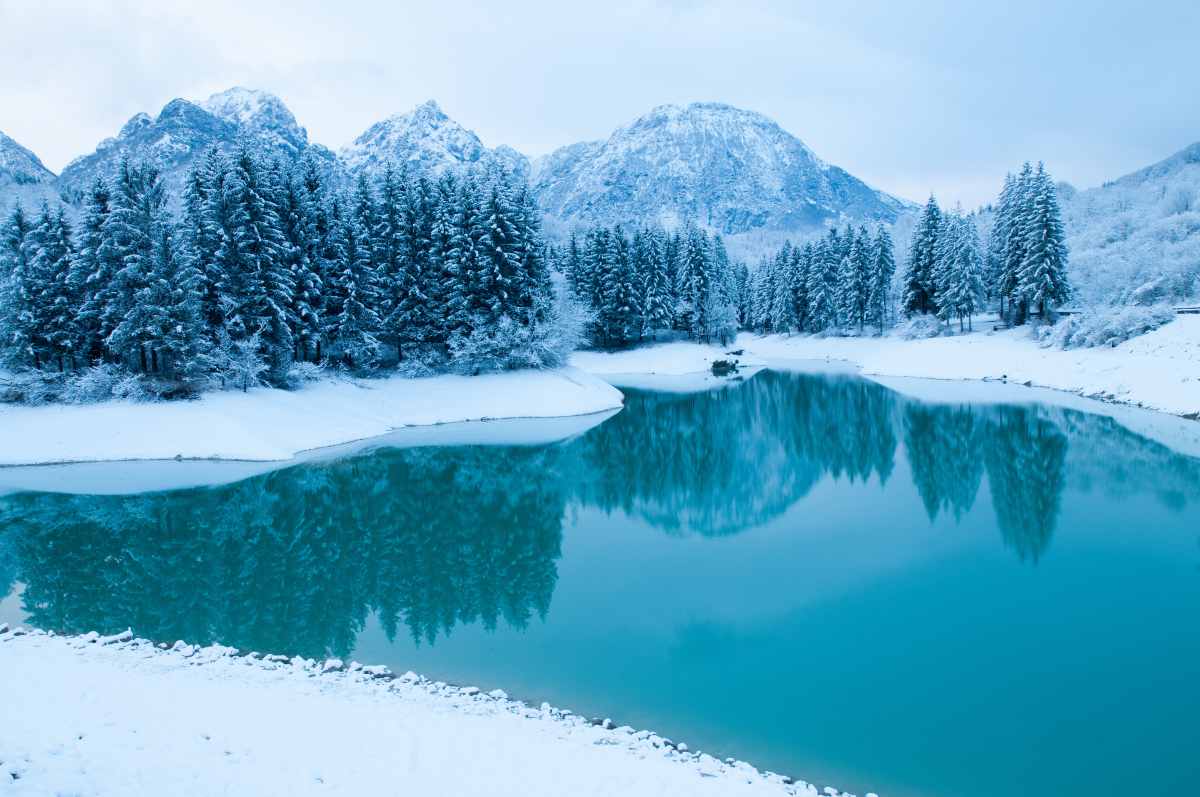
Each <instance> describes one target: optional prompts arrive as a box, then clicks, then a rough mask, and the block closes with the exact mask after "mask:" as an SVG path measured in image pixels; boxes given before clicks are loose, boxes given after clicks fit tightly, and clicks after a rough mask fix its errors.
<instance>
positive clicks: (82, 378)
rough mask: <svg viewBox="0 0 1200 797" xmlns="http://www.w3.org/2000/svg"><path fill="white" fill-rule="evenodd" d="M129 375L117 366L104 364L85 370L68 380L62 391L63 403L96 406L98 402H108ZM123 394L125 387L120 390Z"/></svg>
mask: <svg viewBox="0 0 1200 797" xmlns="http://www.w3.org/2000/svg"><path fill="white" fill-rule="evenodd" d="M127 376H128V374H126V373H124V372H122V371H121V369H120V368H118V367H117V366H115V365H111V364H109V363H102V364H100V365H94V366H92V367H90V368H84V369H83V370H81V371H79V372H78V373H75V374H72V375H71V377H70V378H69V379H67V380H66V383H65V385H64V386H63V391H62V401H64V402H66V403H67V404H94V403H95V402H97V401H107V400H109V399H111V398H112V397H113V393H114V392H115V391H117V390H118V389H119V388H118V384H119V383H121V382H122V381H123V380H125V379H126V378H127ZM120 389H121V390H122V392H124V390H125V389H126V388H125V387H122V388H120Z"/></svg>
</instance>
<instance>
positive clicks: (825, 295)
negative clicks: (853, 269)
mask: <svg viewBox="0 0 1200 797" xmlns="http://www.w3.org/2000/svg"><path fill="white" fill-rule="evenodd" d="M840 248H841V247H840V240H839V239H837V238H835V237H834V236H833V235H828V236H826V237H824V238H822V239H821V240H820V241H819V242H818V243H817V244H815V245H814V248H813V257H812V260H811V262H810V263H809V269H808V274H807V275H806V279H805V281H806V285H807V287H808V325H809V326H808V331H809V332H824V331H825V330H826V329H829V328H830V327H834V326H837V309H836V298H837V297H836V293H835V291H836V285H837V271H838V269H837V267H838V259H837V257H838V250H839V249H840Z"/></svg>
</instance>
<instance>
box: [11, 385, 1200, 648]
mask: <svg viewBox="0 0 1200 797" xmlns="http://www.w3.org/2000/svg"><path fill="white" fill-rule="evenodd" d="M588 419H590V421H589V422H590V424H591V428H588V429H587V430H586V431H585V432H583V433H581V434H580V433H576V434H575V435H573V436H569V437H568V438H567V439H566V441H564V442H558V443H556V444H546V443H545V442H544V441H542V442H539V441H537V440H533V439H531V438H529V437H528V436H526V437H525V438H523V442H524V443H525V445H513V444H510V445H498V444H497V445H490V446H486V445H481V444H475V445H468V444H461V445H451V444H449V443H448V442H447V438H445V437H441V438H440V439H438V440H436V441H435V440H434V439H432V438H431V437H430V435H431V434H433V432H432V430H423V431H421V432H419V433H417V432H414V433H413V434H410V435H409V436H408V437H407V438H406V441H407V442H408V443H410V444H411V445H410V446H409V447H378V446H372V447H370V449H369V450H367V451H359V452H357V453H355V454H353V455H351V454H346V453H339V454H338V455H335V456H328V457H322V458H319V459H314V460H313V461H310V462H306V463H301V464H297V465H294V466H292V467H288V468H284V469H280V470H275V471H272V472H269V473H265V474H259V475H255V476H253V477H251V478H247V479H243V480H241V481H238V482H235V483H233V484H226V485H222V486H215V487H204V488H192V489H186V490H178V491H173V492H158V493H140V494H135V495H120V494H113V495H71V494H65V493H53V492H46V493H32V492H27V493H18V494H12V495H8V496H0V579H2V578H7V579H8V582H7V583H3V584H0V588H3V589H5V591H7V587H8V585H9V583H12V582H13V581H18V580H19V581H21V582H23V583H25V584H26V585H27V592H26V595H25V598H24V602H25V603H26V604H27V605H28V606H29V607H30V614H31V616H32V618H33V622H35V623H36V624H38V625H41V626H42V627H46V628H53V629H55V630H59V631H76V632H78V631H87V630H93V629H104V630H107V631H109V632H111V631H113V630H122V629H124V628H125V627H126V626H127V625H133V626H134V627H135V628H136V629H137V630H138V633H142V634H145V635H149V636H154V637H156V638H157V637H162V638H166V637H174V638H183V639H191V640H195V641H197V642H207V641H212V640H220V641H222V642H225V643H227V644H234V645H236V646H238V647H246V648H254V649H276V650H282V649H288V650H292V651H294V652H297V653H302V654H305V655H313V654H315V653H324V652H325V651H331V652H333V653H334V654H335V655H340V654H343V653H345V652H346V651H347V650H349V649H350V648H351V647H352V646H353V641H354V639H355V637H356V635H357V633H358V632H359V631H360V630H361V628H362V624H363V622H365V618H366V617H367V616H368V615H369V614H370V613H372V612H376V613H378V615H379V616H380V618H381V624H382V625H383V626H384V628H385V630H386V632H387V634H388V635H389V636H390V637H394V636H395V635H396V634H397V633H398V632H399V628H400V626H402V625H403V626H405V627H407V629H408V633H409V635H410V636H411V637H412V638H413V639H414V641H417V642H421V641H425V642H432V641H433V640H434V639H436V638H437V637H438V636H440V635H442V634H447V633H450V632H451V631H452V629H453V628H454V627H455V626H456V625H458V624H460V623H474V622H479V623H480V624H482V625H483V626H484V627H485V628H494V627H495V626H496V625H498V624H499V623H500V622H501V621H503V622H504V623H506V624H508V625H512V626H515V627H523V626H524V624H526V623H528V622H530V621H531V620H532V619H533V618H534V617H535V616H539V617H544V616H545V615H546V613H547V612H548V611H549V607H550V601H551V598H552V596H553V592H554V586H555V584H556V582H557V561H558V559H559V556H560V551H561V545H562V523H563V518H564V515H565V514H566V512H567V509H568V507H570V506H572V505H580V506H585V507H593V508H596V509H599V510H600V511H602V512H608V513H612V512H615V511H620V512H622V513H624V514H627V515H629V516H632V517H637V518H640V519H642V520H644V521H646V522H647V523H649V524H650V525H651V526H653V527H654V528H657V529H659V530H661V531H663V532H665V533H667V534H671V535H689V534H695V535H699V536H703V537H719V536H730V535H735V534H738V533H740V532H742V531H744V530H746V529H749V528H753V527H758V526H762V525H764V524H766V523H767V522H769V521H770V520H772V519H774V518H777V517H779V516H781V515H782V514H783V513H785V512H787V511H788V510H789V509H791V508H793V507H795V506H797V505H798V504H800V505H801V506H802V502H803V500H804V498H805V497H806V496H807V495H808V494H809V492H810V491H811V490H812V489H813V487H814V486H815V485H817V484H818V483H819V482H820V481H822V480H824V479H827V478H828V479H833V480H846V481H848V482H850V483H855V484H861V485H864V487H863V488H862V490H863V492H864V495H865V497H866V500H871V497H872V495H874V493H875V490H876V489H877V488H881V487H883V486H884V485H887V484H889V483H890V480H891V479H892V478H893V473H894V471H895V468H896V464H897V462H896V460H897V456H898V452H903V456H904V457H905V458H906V459H907V464H908V468H909V472H910V475H911V479H912V486H913V489H914V491H915V493H916V494H917V496H919V498H920V500H921V504H922V505H923V507H924V511H925V514H926V515H927V517H928V520H929V522H930V523H932V522H934V521H935V520H936V519H937V518H939V517H947V516H948V517H952V518H953V519H954V520H955V522H959V521H960V520H962V519H963V518H965V517H966V516H967V515H968V514H969V513H971V512H973V511H974V512H979V511H986V510H981V509H980V508H979V507H976V506H975V503H976V498H977V495H978V493H979V490H980V487H981V485H982V484H983V478H984V477H985V476H986V477H987V483H988V485H989V491H988V492H989V495H990V498H991V504H992V506H991V514H992V515H993V517H994V523H995V526H996V528H997V530H998V531H999V536H1000V538H1001V539H1002V541H1003V543H1004V544H1005V546H1006V547H1008V548H1009V549H1011V551H1012V552H1013V553H1014V554H1015V555H1016V557H1017V558H1018V559H1020V560H1022V561H1025V562H1031V563H1036V562H1037V561H1038V560H1039V558H1040V557H1042V556H1043V555H1044V553H1045V551H1046V550H1047V549H1048V547H1049V545H1050V542H1051V538H1052V537H1053V535H1054V532H1055V526H1056V524H1057V521H1058V515H1059V512H1060V507H1061V503H1062V493H1063V491H1064V490H1065V489H1066V488H1067V487H1068V486H1071V487H1072V488H1073V489H1077V490H1081V491H1087V490H1091V489H1096V488H1097V487H1100V488H1102V489H1105V490H1106V491H1109V492H1110V493H1113V494H1127V493H1146V494H1153V495H1154V496H1155V497H1156V498H1157V499H1158V500H1159V501H1160V502H1161V503H1163V504H1164V505H1165V506H1167V507H1169V508H1171V509H1173V510H1176V511H1178V510H1180V509H1182V508H1184V507H1186V506H1187V505H1188V504H1189V503H1191V502H1195V501H1198V500H1200V461H1197V460H1192V459H1189V458H1186V457H1181V456H1179V455H1176V454H1173V453H1172V452H1170V451H1169V450H1167V449H1165V448H1164V447H1162V446H1160V445H1158V444H1157V443H1154V442H1152V441H1148V440H1145V439H1143V438H1140V437H1137V436H1136V435H1133V434H1132V433H1130V432H1129V431H1128V430H1126V429H1125V428H1124V427H1122V426H1121V425H1119V424H1118V423H1116V422H1115V421H1113V420H1112V419H1111V418H1108V417H1101V416H1094V415H1087V414H1084V413H1079V412H1077V411H1074V410H1069V409H1062V408H1059V407H1042V406H1038V405H1022V406H1011V405H999V404H990V405H982V406H980V405H970V404H922V403H917V402H914V401H912V400H910V399H907V398H905V397H903V396H900V395H899V394H896V393H894V392H892V391H890V390H888V389H887V388H885V387H883V386H881V385H879V384H877V383H875V382H873V381H870V380H866V379H862V378H859V377H856V376H851V375H840V376H836V377H830V376H814V375H811V374H797V373H783V372H775V371H765V372H762V373H760V374H758V375H756V376H755V377H754V378H752V379H748V380H745V381H743V382H741V383H738V384H737V385H736V387H732V386H731V388H730V389H723V390H709V391H704V392H700V393H691V394H679V393H672V394H663V393H648V392H642V391H633V390H631V391H629V393H628V395H627V396H626V408H625V410H624V411H622V412H620V413H619V414H616V415H614V416H604V417H600V416H588ZM576 422H577V423H583V420H577V421H576ZM538 423H539V425H538V426H537V428H538V429H541V430H542V431H543V432H545V426H544V425H541V424H542V423H543V422H538ZM567 424H568V422H567V421H566V420H564V421H563V423H562V425H559V426H558V427H557V430H558V432H563V431H566V430H567V428H568V426H567ZM506 428H513V427H510V426H506V425H505V424H500V423H497V424H495V425H492V424H464V425H460V426H459V427H457V429H447V430H445V431H448V432H459V433H463V434H467V435H473V434H476V433H477V432H479V431H490V432H501V433H502V432H503V431H504V430H505V429H506ZM525 431H526V432H528V431H530V430H529V429H526V430H525ZM548 437H549V438H553V439H559V438H558V437H557V435H548ZM467 439H469V440H470V441H471V442H475V443H479V442H480V441H479V438H478V437H472V438H467ZM496 439H498V438H493V440H492V442H495V440H496ZM510 439H511V438H510ZM901 472H903V471H901ZM1114 491H1115V493H1114ZM9 571H11V572H9Z"/></svg>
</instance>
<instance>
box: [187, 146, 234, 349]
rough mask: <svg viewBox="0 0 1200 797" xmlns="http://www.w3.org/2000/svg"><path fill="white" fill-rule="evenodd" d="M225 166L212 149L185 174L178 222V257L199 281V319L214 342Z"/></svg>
mask: <svg viewBox="0 0 1200 797" xmlns="http://www.w3.org/2000/svg"><path fill="white" fill-rule="evenodd" d="M228 168H229V166H228V163H227V162H226V161H225V159H224V157H223V156H222V155H221V153H220V151H219V150H218V149H217V148H216V147H213V148H211V149H209V150H208V152H207V153H205V157H204V160H203V161H201V162H200V163H199V164H197V165H196V166H195V167H194V168H193V169H192V170H191V172H189V173H188V177H187V182H186V184H185V185H184V192H183V212H182V218H181V219H180V239H179V246H180V252H179V257H181V258H183V259H185V260H188V261H190V264H191V265H192V266H193V267H195V269H196V271H197V273H198V274H199V275H200V279H201V288H202V294H201V310H200V312H201V315H202V317H203V318H204V321H205V325H206V327H207V329H208V331H209V334H210V335H212V336H213V337H212V340H213V341H214V342H215V340H216V338H215V334H216V332H215V331H216V329H218V328H219V327H220V326H221V325H222V324H223V322H224V315H223V311H222V305H221V294H220V286H221V285H222V284H224V283H225V282H226V280H224V279H222V277H221V275H220V274H219V273H218V271H219V269H220V261H219V257H220V252H221V246H222V242H223V236H224V235H225V234H226V230H225V221H226V214H225V208H224V195H223V192H222V188H223V186H224V180H225V174H226V172H227V171H228Z"/></svg>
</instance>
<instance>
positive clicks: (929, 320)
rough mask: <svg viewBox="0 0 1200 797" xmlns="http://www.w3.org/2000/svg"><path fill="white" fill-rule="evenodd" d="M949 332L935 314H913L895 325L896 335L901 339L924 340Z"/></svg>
mask: <svg viewBox="0 0 1200 797" xmlns="http://www.w3.org/2000/svg"><path fill="white" fill-rule="evenodd" d="M948 334H951V333H950V332H949V331H948V330H947V327H946V325H945V324H943V323H942V322H941V321H940V320H938V317H937V316H935V315H915V316H913V317H912V318H909V319H907V320H905V321H902V322H900V323H899V324H897V325H896V336H897V337H899V338H900V339H901V340H924V339H925V338H936V337H940V336H941V335H948Z"/></svg>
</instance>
